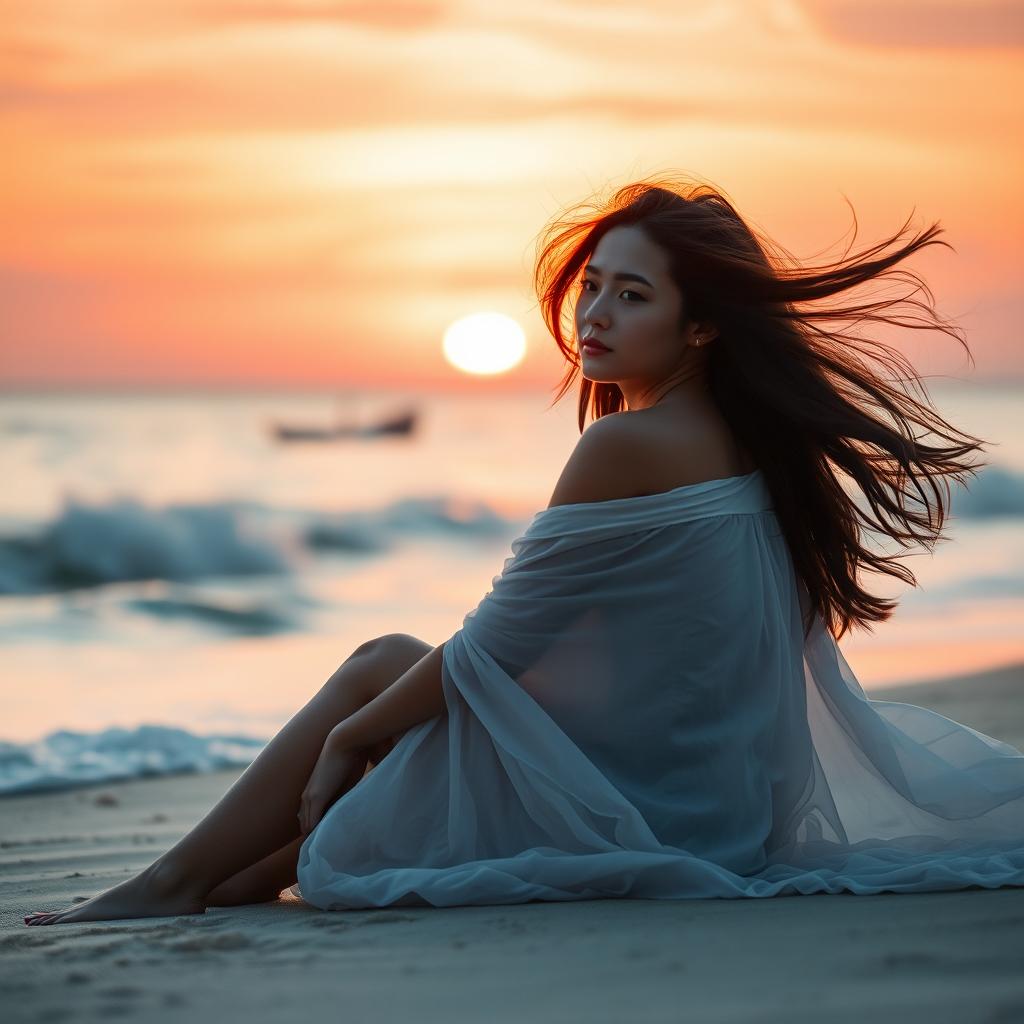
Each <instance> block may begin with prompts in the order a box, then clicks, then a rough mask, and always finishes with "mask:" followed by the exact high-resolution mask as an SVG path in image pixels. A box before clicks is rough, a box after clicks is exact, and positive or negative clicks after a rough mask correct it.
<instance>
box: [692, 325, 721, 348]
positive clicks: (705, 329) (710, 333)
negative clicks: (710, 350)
mask: <svg viewBox="0 0 1024 1024" xmlns="http://www.w3.org/2000/svg"><path fill="white" fill-rule="evenodd" d="M717 337H718V328H717V327H712V326H711V324H697V325H696V326H695V327H694V329H693V343H694V345H707V344H708V343H709V342H712V341H714V340H715V338H717Z"/></svg>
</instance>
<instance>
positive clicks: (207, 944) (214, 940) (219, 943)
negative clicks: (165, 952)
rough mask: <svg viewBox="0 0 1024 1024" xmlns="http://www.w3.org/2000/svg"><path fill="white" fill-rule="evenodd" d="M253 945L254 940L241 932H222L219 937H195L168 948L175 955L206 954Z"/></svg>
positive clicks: (170, 945)
mask: <svg viewBox="0 0 1024 1024" xmlns="http://www.w3.org/2000/svg"><path fill="white" fill-rule="evenodd" d="M253 945H255V943H254V942H253V940H252V939H250V938H249V936H248V935H243V934H242V933H241V932H221V934H219V935H195V936H192V937H190V938H187V939H181V940H180V941H178V942H169V943H168V944H167V947H166V948H167V949H169V950H171V951H172V952H174V953H206V952H209V951H210V950H233V949H248V948H249V947H250V946H253Z"/></svg>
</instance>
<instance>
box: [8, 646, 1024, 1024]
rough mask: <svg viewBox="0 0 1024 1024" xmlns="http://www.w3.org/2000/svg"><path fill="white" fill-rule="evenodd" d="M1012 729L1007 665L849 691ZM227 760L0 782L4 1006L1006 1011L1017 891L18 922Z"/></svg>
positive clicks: (501, 1013) (174, 811)
mask: <svg viewBox="0 0 1024 1024" xmlns="http://www.w3.org/2000/svg"><path fill="white" fill-rule="evenodd" d="M868 696H869V697H871V698H872V699H879V700H897V701H902V702H909V703H914V704H918V705H919V706H923V707H928V708H931V709H932V710H934V711H936V712H938V713H939V714H943V715H945V716H947V717H952V718H955V719H956V720H957V721H961V722H963V723H964V724H967V725H970V726H972V727H973V728H976V729H980V730H981V731H983V732H987V733H988V734H989V735H992V736H995V737H996V738H997V739H1001V740H1003V741H1005V742H1009V743H1012V744H1014V745H1015V746H1019V745H1020V744H1021V742H1022V740H1024V666H1022V665H1014V666H1008V667H1006V668H1003V669H997V670H991V671H987V672H982V673H978V674H976V675H972V676H959V677H955V678H947V679H942V680H937V681H934V682H928V683H914V684H910V685H905V686H900V687H885V688H883V689H879V690H875V691H869V692H868ZM242 770H243V769H222V770H219V771H214V772H208V773H190V774H185V775H175V776H163V777H159V778H145V779H130V780H125V781H121V782H117V783H108V784H94V785H90V786H86V787H81V788H76V789H72V790H62V791H59V792H43V793H30V794H20V795H16V796H11V797H7V798H4V799H3V800H0V823H2V827H0V946H2V948H3V957H2V958H0V987H2V989H3V991H4V993H5V995H6V999H5V1010H6V1014H5V1016H6V1019H7V1020H10V1021H12V1022H17V1021H23V1020H24V1021H28V1020H33V1021H38V1020H51V1021H58V1020H64V1019H66V1018H70V1017H72V1016H77V1015H82V1016H85V1017H89V1018H96V1019H99V1018H102V1019H106V1018H108V1017H112V1016H118V1015H124V1016H143V1015H144V1016H145V1018H146V1020H147V1021H150V1020H152V1021H161V1020H168V1021H171V1020H184V1019H185V1018H186V1017H188V1018H189V1019H191V1020H211V1021H212V1020H214V1019H218V1020H231V1019H234V1018H235V1017H239V1018H241V1017H243V1016H244V1018H245V1019H246V1020H247V1021H250V1022H256V1024H262V1022H264V1021H267V1022H269V1021H272V1020H273V1021H277V1020H280V1019H281V1018H282V1017H283V1016H286V1015H287V1014H289V1013H291V1012H295V1010H296V1007H297V1005H298V1006H301V1009H302V1012H304V1013H306V1014H317V1013H318V1012H323V1013H325V1014H327V1013H337V1012H339V1010H340V1011H341V1012H343V1013H344V1015H345V1016H346V1017H351V1018H352V1019H355V1020H362V1019H375V1020H384V1021H388V1020H399V1019H401V1020H406V1019H416V1020H420V1019H425V1020H444V1021H445V1022H450V1024H461V1022H474V1024H476V1022H479V1021H483V1020H486V1021H488V1022H491V1021H495V1022H505V1021H508V1022H513V1021H514V1022H517V1024H519V1022H522V1021H524V1020H528V1019H537V1020H542V1021H549V1020H550V1021H554V1020H581V1021H582V1020H585V1021H587V1022H588V1024H591V1022H595V1024H596V1022H604V1021H607V1022H609V1024H626V1022H628V1024H633V1022H645V1021H652V1022H653V1021H670V1020H678V1019H679V1012H680V1010H679V1008H680V1006H681V1005H685V1006H686V1007H687V1010H688V1011H689V1014H688V1016H690V1017H692V1018H693V1019H694V1020H708V1021H718V1020H723V1021H724V1020H728V1021H737V1022H740V1021H742V1022H746V1021H749V1022H751V1024H754V1022H755V1021H756V1022H758V1024H775V1022H778V1024H783V1022H785V1024H803V1022H807V1024H810V1022H820V1021H821V1020H823V1019H827V1020H829V1021H830V1022H832V1021H850V1022H853V1021H854V1020H857V1021H860V1020H862V1019H863V1018H864V1016H865V1015H866V1014H870V1015H871V1017H872V1018H873V1020H874V1021H875V1022H876V1024H878V1022H881V1021H889V1020H892V1021H900V1022H901V1024H905V1022H907V1021H925V1020H927V1021H928V1022H929V1024H941V1022H945V1021H948V1022H950V1024H953V1022H957V1024H961V1022H965V1021H979V1022H980V1021H991V1022H996V1021H1002V1020H1005V1021H1010V1020H1015V1019H1024V949H1022V947H1021V944H1020V942H1019V936H1020V929H1021V923H1022V922H1024V888H1006V889H995V890H977V889H974V890H960V891H953V892H948V893H946V892H937V893H914V894H893V893H884V894H880V895H876V896H853V895H851V894H848V893H843V894H839V895H831V896H826V895H825V894H818V895H817V896H815V897H802V898H801V897H776V898H774V899H763V900H759V899H741V900H710V899H709V900H678V901H673V900H621V899H617V900H586V901H572V902H564V903H528V904H512V905H496V906H487V907H453V908H429V907H427V908H421V907H402V908H382V909H374V910H353V911H339V912H332V913H327V912H324V911H320V910H317V909H316V908H314V907H311V906H309V905H308V904H305V903H304V902H302V901H301V900H299V899H297V898H296V897H294V896H292V895H291V894H290V893H289V892H288V891H287V890H285V891H284V892H283V894H282V896H281V897H280V898H279V899H278V900H277V901H276V902H273V903H264V904H257V905H252V906H246V907H211V908H209V909H208V910H207V912H206V913H205V914H201V915H187V916H179V917H173V918H151V919H139V920H128V921H119V922H113V923H105V922H84V923H81V924H76V925H54V926H49V927H41V928H40V927H37V928H28V927H26V926H25V925H24V923H23V922H22V917H23V916H24V915H25V914H26V913H29V912H30V911H34V910H55V909H60V908H62V907H65V906H71V905H73V904H74V902H76V901H79V902H80V901H81V899H82V898H88V897H90V896H92V895H95V894H96V893H98V892H101V891H103V890H105V889H107V888H110V886H112V885H114V884H117V883H118V882H120V881H123V880H124V879H125V878H126V877H128V876H129V874H130V873H131V874H134V873H135V872H137V871H139V870H141V869H142V868H144V867H145V866H147V865H148V864H150V863H152V861H153V860H155V859H156V858H157V857H158V856H159V855H160V854H161V853H162V852H163V851H165V850H166V849H168V848H170V846H172V845H173V844H174V843H175V842H176V841H177V840H178V839H179V838H180V837H181V835H182V834H184V833H185V832H186V831H188V829H189V828H191V827H192V825H194V824H195V822H196V821H198V820H199V819H200V818H201V817H202V816H203V815H204V814H205V813H206V812H207V811H208V810H209V808H210V807H212V806H213V805H214V804H215V803H216V802H217V800H218V799H219V798H220V796H222V795H223V793H224V791H225V790H226V789H227V788H228V787H229V786H230V785H231V783H232V782H233V781H234V779H235V778H237V777H238V775H240V774H241V772H242Z"/></svg>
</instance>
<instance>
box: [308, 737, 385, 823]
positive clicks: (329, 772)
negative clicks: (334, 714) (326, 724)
mask: <svg viewBox="0 0 1024 1024" xmlns="http://www.w3.org/2000/svg"><path fill="white" fill-rule="evenodd" d="M369 760H370V749H369V748H364V749H361V750H359V749H353V748H351V747H346V746H345V745H344V743H342V742H340V741H339V740H338V739H337V737H335V736H334V734H333V733H332V734H330V735H328V737H327V740H326V742H325V743H324V748H323V750H321V751H320V757H319V758H318V759H317V762H316V764H315V765H314V766H313V772H312V774H311V775H310V777H309V782H307V783H306V788H305V789H304V790H303V791H302V799H301V801H300V803H299V830H300V832H301V833H302V835H303V836H304V837H305V836H308V835H309V833H310V832H312V831H313V829H314V828H316V826H317V824H318V823H319V821H320V819H321V818H322V817H323V816H324V812H325V811H326V810H327V808H328V807H330V806H331V804H333V803H334V802H335V801H336V800H337V799H338V798H339V797H340V796H342V795H343V794H345V793H347V792H348V791H349V790H350V789H351V788H352V787H353V786H354V785H355V784H356V783H357V782H358V781H359V780H360V779H361V778H362V777H363V775H365V774H366V765H367V764H368V762H369Z"/></svg>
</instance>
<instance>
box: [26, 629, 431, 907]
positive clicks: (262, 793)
mask: <svg viewBox="0 0 1024 1024" xmlns="http://www.w3.org/2000/svg"><path fill="white" fill-rule="evenodd" d="M432 650H433V648H432V647H431V645H430V644H427V643H425V642H424V641H422V640H418V639H417V638H416V637H412V636H409V635H407V634H404V633H394V634H389V635H388V636H386V637H379V638H378V639H377V640H373V641H370V642H369V643H367V644H363V645H362V646H361V647H359V648H358V649H357V650H356V651H355V652H354V653H353V654H352V655H351V657H349V658H348V660H346V661H345V663H344V664H343V665H342V666H341V667H340V668H339V669H338V670H337V671H336V672H335V673H334V674H333V675H332V676H331V677H330V679H328V680H327V682H326V683H325V684H324V685H323V687H322V688H321V689H320V691H319V692H318V693H317V694H316V695H315V696H314V697H313V699H312V700H310V701H309V703H307V704H306V705H305V706H304V707H303V708H302V709H301V710H300V711H298V712H297V713H296V714H295V715H294V716H293V717H292V718H291V719H290V720H289V721H288V722H287V723H286V724H285V726H284V727H283V728H282V729H281V730H280V732H278V734H277V735H276V736H275V737H274V738H273V740H271V741H270V743H268V744H267V746H266V747H264V748H263V750H262V751H260V754H259V756H258V757H257V758H256V759H255V760H254V761H253V762H252V764H250V765H249V766H248V767H247V768H246V770H245V771H244V772H243V773H242V775H241V776H239V778H238V779H236V780H235V782H234V784H233V785H232V786H231V788H230V789H229V790H228V791H227V793H225V795H224V796H223V797H222V798H221V800H220V801H219V802H218V803H217V804H216V806H215V807H214V808H213V809H212V810H211V811H210V812H209V813H208V814H207V815H206V817H204V818H203V819H202V821H200V822H199V823H198V824H197V825H196V826H195V828H193V829H192V831H191V832H189V833H188V835H186V836H185V837H184V838H182V839H181V840H180V841H179V842H178V843H176V844H175V845H174V846H173V847H172V848H171V849H170V850H168V851H167V853H165V854H164V855H163V856H162V857H159V858H158V859H157V860H156V861H154V863H153V864H151V865H150V866H149V867H148V868H146V869H145V870H143V871H142V872H140V874H138V875H136V876H135V877H134V878H132V879H129V880H128V881H127V882H122V883H121V884H120V885H118V886H115V887H114V888H113V889H110V890H108V891H107V892H105V893H102V894H100V895H99V896H96V897H94V898H93V899H91V900H89V901H87V902H86V903H82V904H80V905H79V906H78V907H75V908H72V909H70V910H66V911H63V912H61V913H56V914H42V915H39V916H37V917H29V918H26V922H27V923H33V924H55V923H57V922H58V921H94V920H106V919H118V920H120V919H124V918H132V917H162V916H169V915H176V914H188V913H202V912H203V911H204V910H205V909H206V905H207V897H208V896H209V895H210V894H211V893H212V892H214V891H215V890H216V888H217V887H218V886H220V885H221V884H222V883H225V882H227V881H228V880H229V879H232V878H233V876H236V875H240V874H241V873H242V872H245V871H246V870H247V869H248V868H250V867H253V866H255V865H259V864H260V863H261V862H263V861H264V860H266V859H268V858H272V859H271V861H270V863H271V864H272V865H273V866H274V867H275V868H277V867H279V866H280V861H279V860H278V859H276V857H275V855H276V854H278V853H279V852H280V851H281V850H282V848H285V849H290V848H291V847H292V846H293V845H294V846H295V852H296V855H297V853H298V845H301V844H296V840H297V839H298V838H299V837H300V830H299V819H298V810H299V801H300V799H301V797H302V791H303V790H304V789H305V788H306V783H307V782H308V781H309V776H310V775H311V774H312V771H313V766H314V765H315V764H316V761H317V759H318V758H319V756H320V751H321V750H322V749H323V745H324V741H325V740H326V739H327V734H328V733H329V732H330V731H331V730H332V729H333V728H334V727H335V726H336V725H337V724H338V723H339V722H340V721H342V720H343V719H345V718H347V717H348V716H349V715H351V714H353V713H354V712H356V711H358V710H359V708H361V707H362V706H363V705H364V704H365V703H367V701H369V700H372V699H373V698H374V697H376V696H377V694H378V693H380V692H382V691H383V690H384V689H386V688H387V687H388V686H390V685H391V684H392V683H393V682H394V681H395V680H396V679H397V678H398V677H399V676H401V675H402V674H403V673H404V672H406V671H407V670H408V669H409V668H411V667H412V665H414V664H415V663H416V662H417V661H419V660H420V659H421V658H423V657H425V656H426V655H427V654H429V653H430V652H431V651H432ZM285 856H288V855H287V854H284V853H281V857H282V858H283V857H285ZM250 877H251V878H257V877H258V879H259V881H260V882H261V885H262V884H265V883H266V879H265V877H264V875H263V872H262V871H258V872H256V873H255V874H254V875H251V876H250ZM282 877H283V875H282ZM293 881H294V878H291V879H290V880H289V881H286V882H285V883H284V885H282V886H281V888H284V886H285V885H288V884H291V882H293ZM235 889H236V894H237V889H238V884H237V883H236V885H235ZM254 891H255V889H254ZM261 891H266V890H265V889H261ZM278 892H280V889H279V890H278Z"/></svg>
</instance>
